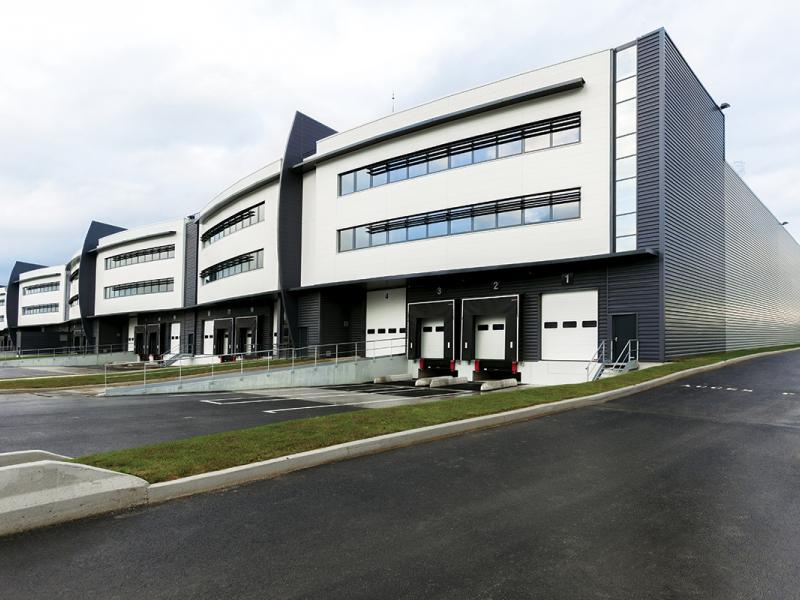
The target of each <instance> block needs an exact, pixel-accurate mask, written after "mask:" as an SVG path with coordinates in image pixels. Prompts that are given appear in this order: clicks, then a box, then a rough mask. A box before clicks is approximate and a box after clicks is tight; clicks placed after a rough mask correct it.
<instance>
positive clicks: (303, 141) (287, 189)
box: [278, 112, 336, 346]
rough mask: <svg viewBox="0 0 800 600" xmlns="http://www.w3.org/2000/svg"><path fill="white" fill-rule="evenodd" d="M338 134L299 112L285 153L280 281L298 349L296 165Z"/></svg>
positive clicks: (299, 179)
mask: <svg viewBox="0 0 800 600" xmlns="http://www.w3.org/2000/svg"><path fill="white" fill-rule="evenodd" d="M333 133H336V132H335V131H334V130H333V129H331V128H330V127H328V126H326V125H323V124H322V123H320V122H319V121H315V120H314V119H312V118H311V117H308V116H306V115H304V114H303V113H300V112H298V113H296V114H295V117H294V121H293V123H292V128H291V130H290V132H289V138H288V140H287V142H286V150H285V151H284V153H283V162H282V164H281V174H280V180H279V183H278V186H279V187H278V281H279V285H280V289H281V301H282V303H283V311H284V316H285V319H286V323H287V325H288V328H289V337H290V338H291V340H282V341H283V342H286V341H290V342H293V344H292V345H294V346H297V339H298V337H299V330H298V327H299V325H298V306H297V297H296V294H293V293H291V292H290V291H289V290H291V289H293V288H296V287H298V286H299V285H300V260H301V256H302V250H303V244H302V239H303V224H302V219H303V174H302V173H298V172H296V171H293V170H292V168H291V167H292V165H294V164H297V163H299V162H300V161H302V160H303V159H304V158H306V157H308V156H310V155H311V154H313V153H314V152H315V151H316V147H317V140H319V139H321V138H323V137H327V136H329V135H331V134H333Z"/></svg>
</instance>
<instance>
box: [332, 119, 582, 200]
mask: <svg viewBox="0 0 800 600" xmlns="http://www.w3.org/2000/svg"><path fill="white" fill-rule="evenodd" d="M580 140H581V114H580V113H571V114H567V115H561V116H559V117H554V118H551V119H544V120H542V121H536V122H534V123H528V124H526V125H522V126H517V127H513V128H510V129H503V130H500V131H496V132H492V133H489V134H486V135H481V136H477V137H473V138H467V139H464V140H458V141H456V142H452V143H450V144H446V145H443V146H437V147H435V148H429V149H427V150H421V151H418V152H414V153H412V154H406V155H404V156H398V157H395V158H391V159H389V160H386V161H383V162H380V163H375V164H373V165H369V166H367V167H361V168H359V169H355V170H353V171H349V172H347V173H341V174H340V175H339V195H340V196H347V195H348V194H352V193H353V192H360V191H362V190H366V189H369V188H371V187H378V186H381V185H385V184H387V183H395V182H397V181H403V180H405V179H412V178H414V177H422V176H424V175H430V174H431V173H438V172H439V171H444V170H446V169H456V168H459V167H465V166H468V165H471V164H476V163H481V162H486V161H489V160H495V159H498V158H505V157H507V156H514V155H516V154H521V153H522V151H523V149H524V151H525V152H531V151H534V150H543V149H545V148H551V147H555V146H563V145H566V144H575V143H577V142H580Z"/></svg>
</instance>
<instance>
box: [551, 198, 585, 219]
mask: <svg viewBox="0 0 800 600" xmlns="http://www.w3.org/2000/svg"><path fill="white" fill-rule="evenodd" d="M580 216H581V203H580V202H567V203H566V204H554V205H553V221H560V220H562V219H577V218H578V217H580Z"/></svg>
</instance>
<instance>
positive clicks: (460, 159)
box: [450, 150, 472, 169]
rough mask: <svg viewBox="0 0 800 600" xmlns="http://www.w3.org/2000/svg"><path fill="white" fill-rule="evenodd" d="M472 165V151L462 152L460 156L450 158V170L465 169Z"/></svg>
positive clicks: (454, 155)
mask: <svg viewBox="0 0 800 600" xmlns="http://www.w3.org/2000/svg"><path fill="white" fill-rule="evenodd" d="M471 164H472V150H467V151H466V152H461V153H459V154H452V155H451V156H450V168H451V169H455V168H456V167H463V166H465V165H471Z"/></svg>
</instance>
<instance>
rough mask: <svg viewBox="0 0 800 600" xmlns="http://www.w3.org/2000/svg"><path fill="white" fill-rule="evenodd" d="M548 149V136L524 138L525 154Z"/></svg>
mask: <svg viewBox="0 0 800 600" xmlns="http://www.w3.org/2000/svg"><path fill="white" fill-rule="evenodd" d="M549 147H550V134H549V133H546V134H544V135H537V136H535V137H529V138H525V152H531V151H533V150H543V149H544V148H549Z"/></svg>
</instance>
